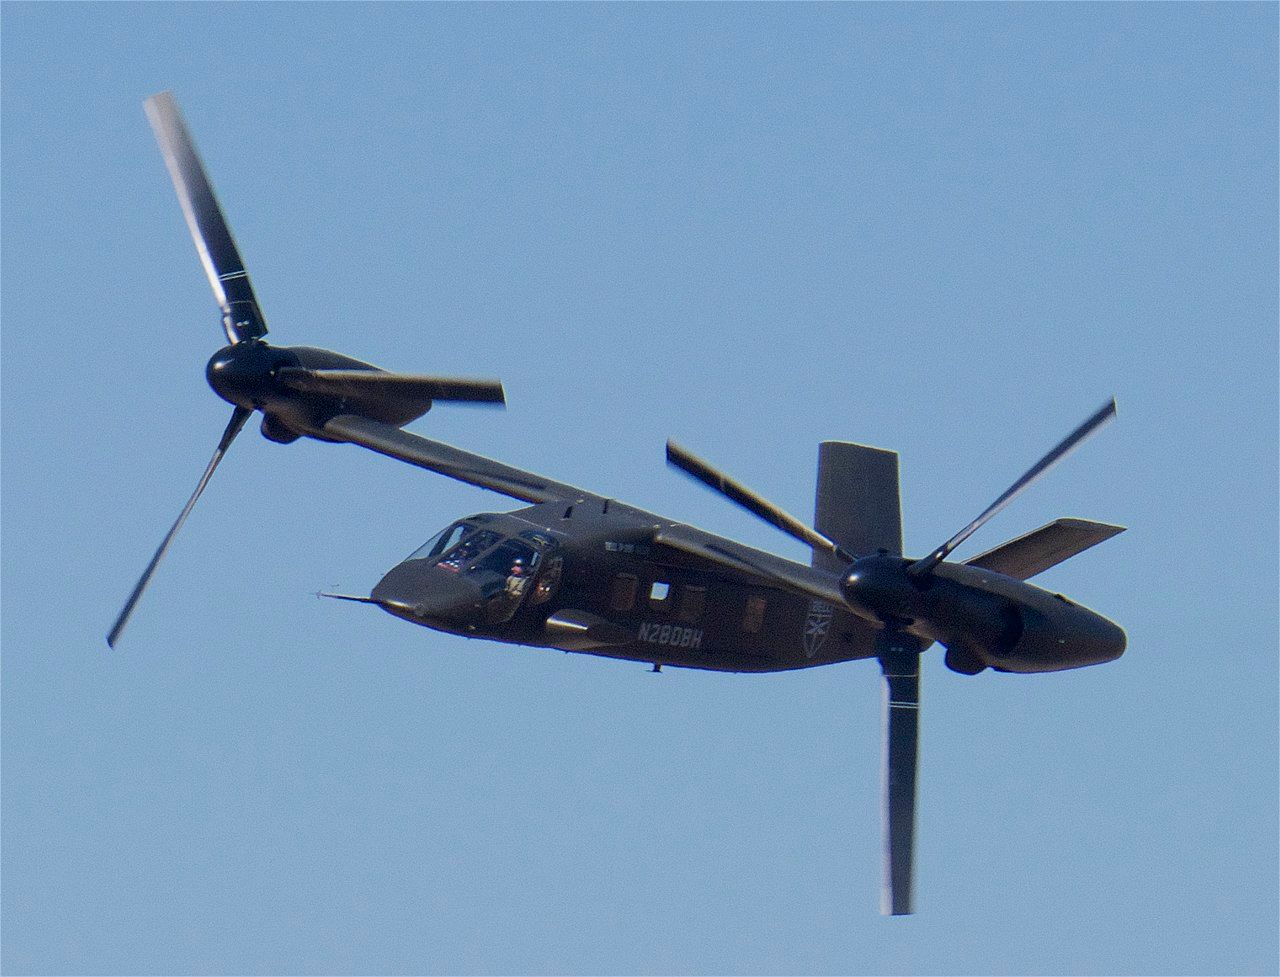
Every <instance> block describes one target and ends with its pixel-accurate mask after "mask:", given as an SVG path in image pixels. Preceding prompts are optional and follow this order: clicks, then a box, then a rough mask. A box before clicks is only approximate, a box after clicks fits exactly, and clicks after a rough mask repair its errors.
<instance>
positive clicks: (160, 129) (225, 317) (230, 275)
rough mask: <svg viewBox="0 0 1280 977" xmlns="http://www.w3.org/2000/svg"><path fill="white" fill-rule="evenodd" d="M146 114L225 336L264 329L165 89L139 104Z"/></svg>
mask: <svg viewBox="0 0 1280 977" xmlns="http://www.w3.org/2000/svg"><path fill="white" fill-rule="evenodd" d="M144 104H145V106H146V109H147V118H148V119H150V120H151V128H152V129H153V130H154V131H155V134H156V141H157V142H158V143H160V151H161V152H162V153H164V162H165V166H167V167H168V168H169V176H170V177H171V178H172V179H173V189H174V190H176V191H177V194H178V202H179V203H181V204H182V213H183V214H184V215H186V218H187V227H188V228H190V230H191V238H192V240H193V241H195V244H196V251H198V252H199V253H200V263H201V264H202V265H204V272H205V274H206V275H207V276H208V277H209V285H210V286H211V287H212V288H213V295H214V298H216V299H217V300H218V308H220V309H221V310H222V326H223V328H224V329H225V330H226V331H227V339H228V340H230V341H231V342H233V343H235V342H240V341H241V340H244V339H258V338H260V337H262V336H265V335H266V334H267V320H266V319H265V318H263V315H262V310H261V309H259V308H258V300H257V298H256V297H255V296H254V294H253V286H252V285H250V284H249V275H248V273H247V272H246V271H245V270H244V262H243V261H241V260H240V252H239V251H238V250H236V242H235V239H234V238H232V236H231V228H229V227H228V226H227V220H226V218H225V217H224V216H223V214H222V208H221V207H219V206H218V198H217V197H215V196H214V193H213V187H212V186H210V185H209V178H208V177H207V176H206V175H205V172H204V166H203V164H201V162H200V155H199V153H197V152H196V146H195V143H194V142H193V141H192V140H191V134H190V133H189V132H188V131H187V126H186V123H185V122H183V121H182V113H181V112H179V111H178V103H177V102H175V101H174V98H173V95H171V94H170V93H169V92H161V93H160V94H159V95H153V96H151V98H149V99H147V100H146V102H145V103H144Z"/></svg>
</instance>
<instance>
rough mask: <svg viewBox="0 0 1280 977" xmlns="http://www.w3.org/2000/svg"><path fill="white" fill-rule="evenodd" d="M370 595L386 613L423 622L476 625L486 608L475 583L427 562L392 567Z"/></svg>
mask: <svg viewBox="0 0 1280 977" xmlns="http://www.w3.org/2000/svg"><path fill="white" fill-rule="evenodd" d="M370 596H371V597H372V598H373V600H374V601H375V602H376V603H377V604H378V605H379V606H381V607H382V608H383V610H385V611H388V612H389V613H391V614H394V615H396V616H397V617H403V618H407V619H408V620H411V621H417V622H419V623H422V622H424V621H426V622H429V621H438V622H440V623H443V624H452V625H460V624H467V623H472V622H474V621H475V620H477V618H478V617H479V614H480V611H481V609H482V607H483V602H482V600H481V595H480V588H479V587H478V586H476V585H475V584H474V583H473V582H472V581H470V580H468V579H467V578H466V577H462V576H459V575H458V574H456V573H450V572H449V571H448V570H442V569H440V568H439V567H437V566H432V565H430V564H429V563H427V562H426V561H424V560H407V561H405V562H404V563H400V564H398V565H396V566H394V567H392V568H391V570H390V571H389V572H388V573H387V575H386V576H385V577H383V578H382V579H381V580H379V581H378V585H377V586H376V587H374V588H373V593H372V594H370Z"/></svg>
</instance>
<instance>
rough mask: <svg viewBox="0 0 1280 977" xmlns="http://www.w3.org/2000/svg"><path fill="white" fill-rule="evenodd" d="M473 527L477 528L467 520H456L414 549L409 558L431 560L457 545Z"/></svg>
mask: <svg viewBox="0 0 1280 977" xmlns="http://www.w3.org/2000/svg"><path fill="white" fill-rule="evenodd" d="M473 529H475V526H469V525H467V524H466V523H465V522H455V523H454V524H453V525H452V526H449V527H448V528H446V529H442V530H440V532H438V533H436V534H435V535H434V536H432V537H431V538H430V539H429V540H427V541H426V542H425V543H423V544H422V545H421V546H419V547H418V548H417V549H416V550H414V551H413V552H412V553H411V554H410V555H409V559H410V560H429V559H431V558H432V557H434V556H439V555H440V554H441V553H443V552H444V551H445V550H448V549H452V548H453V547H455V546H457V545H458V543H460V542H461V541H462V538H463V537H464V536H466V535H467V534H468V533H470V532H471V531H472V530H473Z"/></svg>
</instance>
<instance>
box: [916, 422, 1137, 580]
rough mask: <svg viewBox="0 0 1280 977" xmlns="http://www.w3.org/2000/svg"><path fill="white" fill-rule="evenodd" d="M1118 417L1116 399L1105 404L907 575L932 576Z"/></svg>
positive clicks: (918, 561) (917, 563)
mask: <svg viewBox="0 0 1280 977" xmlns="http://www.w3.org/2000/svg"><path fill="white" fill-rule="evenodd" d="M1115 416H1116V402H1115V398H1114V397H1113V398H1112V399H1111V400H1110V401H1109V402H1108V403H1106V404H1104V405H1103V406H1102V407H1100V408H1099V409H1098V410H1097V411H1095V412H1094V413H1093V415H1092V416H1091V417H1089V419H1088V420H1086V421H1085V422H1084V423H1083V424H1081V425H1080V426H1079V427H1078V428H1076V429H1075V430H1074V431H1072V432H1071V433H1070V434H1068V435H1067V436H1066V437H1065V438H1063V439H1062V441H1060V442H1059V443H1058V445H1057V446H1056V447H1055V448H1054V449H1053V450H1052V451H1050V452H1049V453H1048V454H1047V455H1045V456H1044V457H1043V458H1041V459H1040V460H1039V461H1038V462H1036V463H1035V464H1034V465H1032V466H1031V468H1030V469H1028V471H1027V473H1026V474H1025V475H1023V476H1022V477H1021V478H1020V479H1018V480H1017V481H1016V482H1014V483H1013V484H1012V485H1011V486H1009V488H1008V489H1007V490H1006V491H1005V493H1004V494H1003V495H1002V496H1000V498H998V499H996V500H995V502H993V503H991V505H990V506H988V507H987V509H986V510H985V511H983V513H982V515H980V516H978V518H977V519H975V520H973V522H971V523H969V525H967V526H965V527H964V529H962V530H960V532H958V533H956V534H955V535H954V536H952V537H951V538H950V539H949V540H947V541H946V542H945V543H943V544H942V545H941V546H939V547H938V548H937V549H936V550H934V551H933V552H932V553H930V554H929V555H928V556H926V557H925V558H924V559H922V560H917V561H916V562H915V563H913V564H911V566H910V567H908V568H907V573H909V574H910V575H911V576H913V577H923V576H927V575H928V574H929V573H932V572H933V569H934V568H935V567H936V566H937V565H938V564H939V563H941V562H942V561H943V560H945V559H946V558H947V556H948V555H949V554H950V553H951V551H952V550H954V549H955V548H956V547H957V546H959V545H960V544H961V543H963V542H964V541H965V540H966V539H968V538H969V537H970V536H972V535H973V534H974V533H975V532H977V531H978V530H979V529H981V528H982V526H983V525H984V524H985V523H986V522H987V520H989V519H990V518H991V517H992V516H994V515H995V514H996V513H998V512H1000V511H1001V510H1002V509H1004V508H1005V506H1007V505H1008V504H1009V503H1010V502H1012V501H1013V500H1014V499H1016V498H1017V497H1018V496H1019V495H1021V494H1022V493H1023V492H1024V491H1026V489H1027V488H1029V487H1030V486H1031V484H1032V483H1033V482H1035V481H1037V480H1038V479H1039V478H1040V476H1042V475H1043V474H1044V473H1045V472H1047V471H1048V470H1049V469H1050V468H1052V467H1053V466H1054V465H1056V464H1057V463H1058V462H1059V461H1061V460H1062V459H1063V458H1064V457H1066V456H1067V455H1068V454H1069V453H1070V452H1071V451H1072V450H1073V449H1075V448H1076V447H1078V446H1079V445H1080V443H1081V442H1083V441H1084V440H1085V439H1086V438H1088V437H1089V436H1090V435H1091V434H1093V433H1094V432H1095V431H1097V430H1098V429H1099V428H1100V427H1102V426H1103V425H1104V424H1106V423H1107V422H1108V421H1110V420H1112V419H1113V418H1114V417H1115Z"/></svg>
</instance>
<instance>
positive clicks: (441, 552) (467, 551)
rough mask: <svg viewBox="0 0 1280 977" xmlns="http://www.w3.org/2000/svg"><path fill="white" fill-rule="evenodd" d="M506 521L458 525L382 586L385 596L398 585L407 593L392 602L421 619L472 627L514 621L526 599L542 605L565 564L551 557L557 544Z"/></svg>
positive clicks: (423, 548)
mask: <svg viewBox="0 0 1280 977" xmlns="http://www.w3.org/2000/svg"><path fill="white" fill-rule="evenodd" d="M505 522H506V520H504V519H502V518H501V517H494V516H475V517H472V518H470V519H463V520H460V521H458V522H455V523H454V524H453V525H451V526H448V527H446V528H445V529H443V530H441V531H440V532H439V533H437V534H436V535H435V536H432V537H431V539H429V540H427V541H426V542H425V543H423V544H422V545H421V546H420V547H418V548H417V549H416V550H414V551H413V553H411V554H410V555H409V557H408V559H406V560H405V561H404V562H403V563H401V564H400V565H399V566H398V567H396V568H395V569H394V570H393V571H392V572H391V573H389V574H388V575H387V577H385V578H384V580H383V584H380V585H379V587H380V588H381V589H382V591H383V593H384V594H386V593H387V592H388V591H389V590H390V589H392V585H393V584H394V585H395V586H394V589H395V590H397V591H404V593H403V594H402V595H401V596H400V598H398V599H396V600H394V601H390V603H392V604H393V605H395V606H396V607H404V608H405V609H406V610H408V609H410V608H412V611H413V613H414V614H415V615H416V616H420V617H437V618H438V617H443V616H447V617H450V618H453V619H455V620H457V621H458V623H462V619H463V618H464V617H465V618H466V620H467V623H469V624H472V625H481V624H486V625H492V624H500V623H502V622H505V621H508V620H510V619H511V617H512V616H513V615H514V614H515V612H516V611H517V610H518V609H519V607H520V606H521V605H522V604H523V603H524V602H525V600H526V598H528V599H531V600H532V602H533V603H542V602H543V601H545V600H548V599H549V598H550V597H551V594H552V593H553V592H554V590H555V589H556V587H557V585H558V584H559V579H560V567H561V561H560V559H559V558H553V559H549V558H548V556H549V553H550V551H551V550H552V549H554V542H553V541H552V539H551V537H550V536H548V535H547V534H546V533H542V532H538V531H537V530H534V529H530V528H528V523H524V522H522V521H516V520H512V521H511V523H512V524H511V525H506V524H504V523H505ZM384 585H386V586H384ZM410 592H412V595H413V597H414V598H415V599H412V600H410V599H409V596H410ZM464 604H465V606H463V605H464ZM446 605H447V609H448V613H447V615H446V614H445V610H446ZM384 606H385V605H384ZM389 609H390V608H389ZM464 612H465V613H464Z"/></svg>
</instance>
